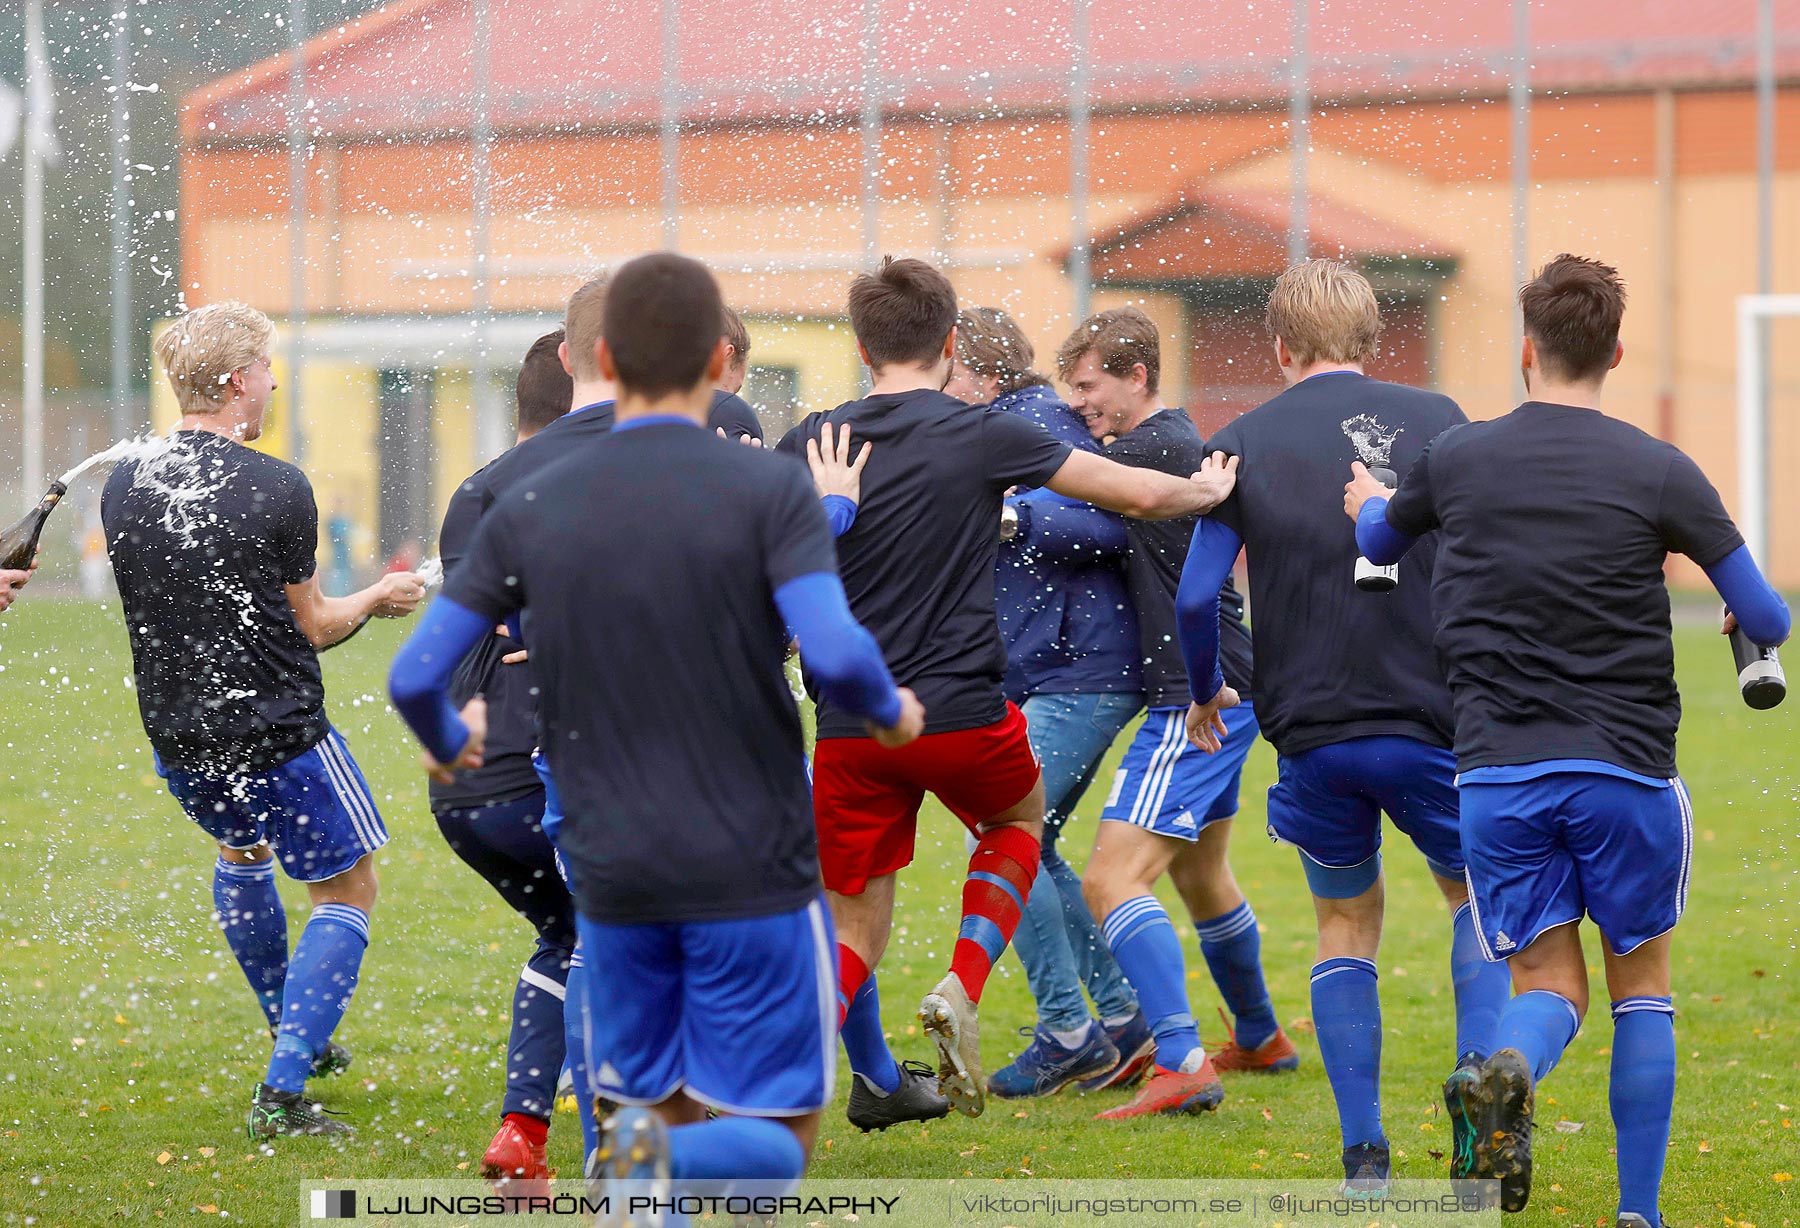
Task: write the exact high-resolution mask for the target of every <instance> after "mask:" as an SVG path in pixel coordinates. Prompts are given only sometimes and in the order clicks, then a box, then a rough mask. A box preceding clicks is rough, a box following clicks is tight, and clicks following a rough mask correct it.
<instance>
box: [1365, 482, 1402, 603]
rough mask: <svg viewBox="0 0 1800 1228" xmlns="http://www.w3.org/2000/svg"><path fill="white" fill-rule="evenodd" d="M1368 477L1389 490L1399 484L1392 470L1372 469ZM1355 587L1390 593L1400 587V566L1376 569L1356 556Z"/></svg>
mask: <svg viewBox="0 0 1800 1228" xmlns="http://www.w3.org/2000/svg"><path fill="white" fill-rule="evenodd" d="M1369 476H1370V477H1372V478H1374V479H1375V480H1376V481H1377V482H1380V483H1381V484H1382V485H1383V486H1386V487H1389V488H1390V489H1391V488H1393V487H1395V486H1398V485H1399V484H1400V479H1399V477H1398V476H1397V475H1396V474H1395V473H1394V471H1393V470H1392V469H1380V468H1372V469H1370V470H1369ZM1356 587H1357V588H1359V589H1361V590H1362V591H1363V592H1365V593H1391V592H1393V591H1394V590H1395V589H1396V588H1399V587H1400V565H1399V564H1398V563H1396V564H1394V565H1393V566H1391V567H1377V566H1375V564H1373V563H1371V562H1369V560H1368V559H1365V558H1363V557H1362V556H1361V555H1357V556H1356Z"/></svg>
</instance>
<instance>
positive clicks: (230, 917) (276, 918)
mask: <svg viewBox="0 0 1800 1228" xmlns="http://www.w3.org/2000/svg"><path fill="white" fill-rule="evenodd" d="M213 912H214V914H215V916H214V920H216V921H217V922H218V923H219V928H220V929H221V930H223V931H224V932H225V942H226V945H228V946H229V947H230V948H231V953H232V955H234V956H235V957H236V958H237V962H238V967H240V968H242V969H243V970H244V979H245V980H247V981H249V982H250V988H251V989H252V990H253V991H255V993H256V1004H257V1005H258V1006H260V1007H262V1013H263V1015H264V1016H266V1017H267V1019H268V1021H269V1030H270V1031H273V1030H275V1029H276V1028H278V1027H280V1026H281V990H282V986H283V985H284V984H285V983H286V981H287V972H288V937H287V909H285V908H283V907H282V906H281V895H280V893H278V892H277V891H276V890H275V859H274V858H273V857H271V858H269V859H268V860H267V861H258V862H253V863H251V864H248V865H246V864H244V863H243V862H238V861H226V860H225V859H224V858H223V857H221V858H219V860H218V862H217V863H216V864H215V865H214V866H213Z"/></svg>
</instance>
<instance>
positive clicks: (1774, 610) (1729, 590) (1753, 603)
mask: <svg viewBox="0 0 1800 1228" xmlns="http://www.w3.org/2000/svg"><path fill="white" fill-rule="evenodd" d="M1705 570H1706V578H1707V579H1708V580H1711V581H1712V586H1713V588H1715V589H1717V590H1718V593H1719V596H1720V597H1722V598H1724V599H1725V621H1724V625H1723V626H1722V627H1721V630H1722V631H1723V632H1724V634H1726V635H1730V634H1731V633H1732V632H1733V631H1734V630H1738V629H1742V630H1743V632H1744V634H1745V635H1746V636H1748V637H1749V638H1750V642H1751V643H1752V644H1755V645H1756V646H1757V647H1758V648H1776V647H1779V646H1780V645H1782V644H1785V643H1786V642H1787V637H1788V634H1789V633H1790V632H1791V631H1792V630H1793V618H1792V616H1791V615H1790V614H1789V613H1788V606H1787V602H1785V601H1783V600H1782V598H1781V594H1780V593H1778V592H1776V591H1775V589H1774V588H1773V587H1772V586H1771V585H1770V584H1769V582H1768V580H1767V579H1765V578H1764V577H1763V573H1762V569H1761V568H1759V567H1757V565H1756V560H1755V559H1754V558H1752V557H1751V555H1750V547H1748V546H1739V547H1738V548H1737V549H1736V550H1733V551H1732V552H1731V553H1730V554H1728V555H1726V556H1725V557H1724V558H1722V559H1720V560H1719V561H1718V562H1716V563H1714V564H1713V565H1712V566H1711V567H1708V568H1706V569H1705Z"/></svg>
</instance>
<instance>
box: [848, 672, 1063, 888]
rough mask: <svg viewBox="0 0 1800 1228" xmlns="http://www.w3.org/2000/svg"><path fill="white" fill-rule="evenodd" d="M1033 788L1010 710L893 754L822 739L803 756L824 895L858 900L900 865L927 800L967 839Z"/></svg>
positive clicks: (1020, 728)
mask: <svg viewBox="0 0 1800 1228" xmlns="http://www.w3.org/2000/svg"><path fill="white" fill-rule="evenodd" d="M1037 782H1038V762H1037V756H1036V755H1034V754H1032V751H1031V742H1030V741H1029V740H1028V739H1027V738H1026V736H1025V714H1024V713H1023V712H1020V711H1019V709H1018V708H1017V707H1016V706H1014V705H1013V704H1011V703H1008V704H1007V705H1006V715H1005V716H1004V717H1003V718H1001V719H1000V720H998V721H995V722H994V723H993V724H992V725H983V726H982V727H981V728H979V729H959V730H957V731H955V732H954V733H929V734H926V735H925V736H923V737H920V738H916V739H914V740H913V741H912V742H910V743H908V744H907V745H905V746H902V747H901V748H900V749H898V750H888V749H886V748H885V747H883V746H882V745H881V744H880V743H878V742H877V741H875V739H873V738H822V739H820V741H819V743H818V745H817V747H815V749H814V751H813V822H814V823H815V825H816V826H817V827H818V831H819V867H820V870H821V872H822V874H823V876H824V879H825V886H826V887H827V888H828V889H830V890H832V891H835V892H837V893H838V894H840V895H861V894H862V891H863V888H864V887H866V886H867V885H868V882H869V880H870V879H871V878H879V877H881V876H882V875H883V874H892V873H893V872H894V871H895V870H898V869H900V868H901V867H902V866H904V865H907V864H909V863H910V862H911V861H912V859H913V837H914V835H915V833H916V832H917V829H918V821H919V806H920V805H921V804H923V802H924V801H925V795H926V794H927V793H935V794H936V795H937V798H938V800H939V801H941V802H943V803H944V805H945V806H947V807H949V808H950V811H951V813H953V814H954V815H956V817H957V818H959V819H961V820H962V822H963V825H964V826H965V827H967V828H969V830H971V831H973V830H974V829H975V826H976V824H978V823H982V822H985V821H986V820H988V819H991V818H993V817H994V816H995V815H997V814H1000V813H1001V812H1002V811H1005V810H1007V809H1010V808H1011V807H1013V806H1016V805H1017V804H1018V803H1019V802H1020V801H1022V800H1024V798H1025V797H1026V796H1027V795H1028V794H1029V793H1030V792H1031V790H1032V789H1033V788H1034V787H1035V786H1036V785H1037Z"/></svg>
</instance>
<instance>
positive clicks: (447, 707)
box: [388, 597, 493, 784]
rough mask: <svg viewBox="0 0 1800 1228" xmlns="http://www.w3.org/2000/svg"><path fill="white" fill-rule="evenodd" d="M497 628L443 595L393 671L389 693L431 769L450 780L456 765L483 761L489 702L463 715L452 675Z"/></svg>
mask: <svg viewBox="0 0 1800 1228" xmlns="http://www.w3.org/2000/svg"><path fill="white" fill-rule="evenodd" d="M492 627H493V620H492V619H489V618H485V617H483V616H482V615H480V614H477V613H475V611H473V610H470V609H468V608H467V607H465V606H461V605H458V604H457V603H456V602H455V601H452V600H451V599H450V598H448V597H439V598H438V599H437V600H436V601H434V602H432V604H431V608H430V609H429V610H427V611H426V612H425V617H424V618H422V619H420V620H419V626H418V628H417V629H416V630H415V631H414V632H413V633H412V635H411V636H410V637H408V639H407V641H406V643H404V644H402V645H401V646H400V651H399V653H397V654H396V655H395V657H394V664H393V665H392V667H390V668H389V670H388V697H389V698H390V699H392V700H393V701H394V709H395V710H396V711H397V712H399V713H400V718H401V719H402V720H404V721H405V722H406V724H407V726H408V727H409V728H410V729H411V730H412V731H413V734H414V735H415V736H416V737H417V738H418V739H419V741H420V742H422V743H423V744H424V746H425V770H426V772H427V773H428V774H429V775H430V776H431V777H432V778H433V779H435V780H438V781H440V782H443V783H445V784H448V783H449V782H450V780H451V774H452V771H453V770H454V769H456V768H466V767H480V766H481V755H482V749H483V744H484V743H485V742H486V740H487V710H486V706H485V705H484V704H483V703H482V702H481V700H480V699H473V700H470V701H469V704H468V706H466V707H465V708H464V709H463V711H462V713H461V714H458V712H457V710H456V707H455V705H454V704H452V703H451V702H450V677H451V675H452V674H454V673H455V672H456V666H457V663H458V662H460V661H461V660H462V659H463V658H464V657H465V656H467V655H468V654H469V651H470V650H471V649H472V648H474V647H475V646H476V645H477V644H479V643H480V642H481V641H482V639H483V638H484V637H485V636H486V635H487V634H488V632H489V630H490V629H491V628H492Z"/></svg>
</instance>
